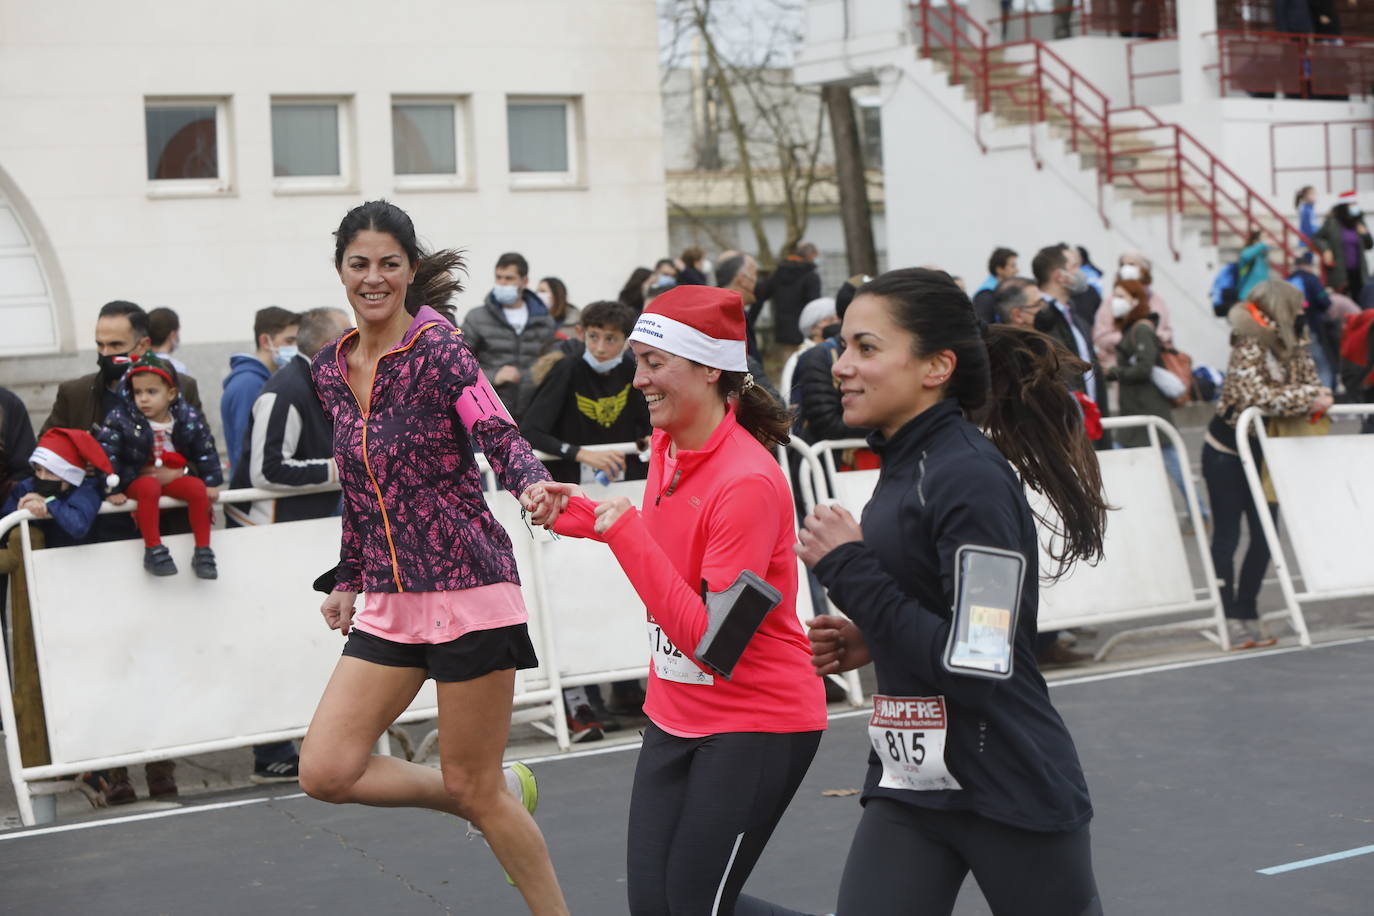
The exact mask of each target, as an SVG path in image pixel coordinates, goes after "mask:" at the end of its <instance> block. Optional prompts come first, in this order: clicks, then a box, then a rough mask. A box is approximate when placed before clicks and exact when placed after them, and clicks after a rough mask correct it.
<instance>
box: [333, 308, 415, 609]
mask: <svg viewBox="0 0 1374 916" xmlns="http://www.w3.org/2000/svg"><path fill="white" fill-rule="evenodd" d="M429 327H430V325H424V326H423V327H421V328H420V329H419V330H418V331H416V332H415V336H414V337H412V338H411V340H410V343H409V344H407V345H406V346H404V347H397V348H396V349H395V350H388V351H387V352H385V353H383V354H382V355H381V356H379V357H377V361H376V362H375V363H373V364H372V378H370V379H369V380H368V383H367V407H368V409H367V410H363V404H362V402H361V401H359V400H358V395H357V393H356V392H355V391H354V390H353V386H352V385H350V384H348V360H347V359H343V354H342V353H340V352H339V350H338V348H337V346H336V348H335V350H334V353H335V355H336V356H338V357H340V361H342V363H343V366H342V367H341V369H340V371H341V372H342V373H343V383H344V387H346V388H347V389H348V393H349V394H350V395H352V396H353V403H354V404H357V405H358V413H359V414H360V415H361V416H362V418H363V446H362V448H363V470H365V471H367V479H368V480H369V481H371V482H372V491H373V492H374V493H375V494H376V495H377V508H378V509H380V510H381V512H382V527H383V528H384V529H385V531H386V546H387V550H388V551H390V553H391V577H392V578H393V579H394V580H395V581H396V591H398V592H404V591H405V590H406V588H405V586H404V585H403V584H402V583H401V564H400V562H399V561H398V560H397V559H396V542H395V541H394V540H393V539H392V537H391V518H390V516H388V515H387V512H386V503H385V502H384V501H383V500H382V488H381V485H379V484H378V483H377V475H376V474H374V473H372V462H370V461H369V460H368V458H367V421H368V417H369V415H370V414H371V412H372V398H373V396H374V395H375V394H376V392H375V391H374V390H373V389H374V388H375V387H376V385H377V367H378V366H380V365H381V364H382V360H383V359H385V358H386V357H388V356H390V355H392V354H393V353H400V352H402V351H404V350H408V349H410V347H412V346H414V344H415V341H417V340H419V339H420V335H421V334H423V333H424V332H425V331H426V330H427V329H428V328H429ZM355 333H356V332H355ZM339 343H340V344H342V343H343V341H339Z"/></svg>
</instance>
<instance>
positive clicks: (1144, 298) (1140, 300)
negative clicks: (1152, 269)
mask: <svg viewBox="0 0 1374 916" xmlns="http://www.w3.org/2000/svg"><path fill="white" fill-rule="evenodd" d="M1117 286H1119V287H1121V288H1122V289H1124V290H1125V291H1126V293H1127V295H1129V296H1130V297H1131V298H1132V299H1134V300H1135V306H1134V307H1133V308H1132V309H1131V310H1130V311H1129V312H1127V313H1126V314H1125V315H1123V316H1121V317H1120V318H1115V319H1113V321H1114V322H1115V324H1116V329H1117V330H1118V331H1124V330H1126V329H1127V328H1129V327H1130V326H1131V325H1133V324H1135V323H1136V322H1137V321H1139V320H1140V319H1142V318H1145V317H1147V316H1148V315H1149V314H1150V292H1149V290H1147V289H1146V288H1145V284H1144V283H1141V282H1140V281H1139V280H1121V279H1118V280H1117V281H1116V286H1113V287H1112V293H1113V294H1115V293H1116V287H1117ZM1109 307H1110V306H1109Z"/></svg>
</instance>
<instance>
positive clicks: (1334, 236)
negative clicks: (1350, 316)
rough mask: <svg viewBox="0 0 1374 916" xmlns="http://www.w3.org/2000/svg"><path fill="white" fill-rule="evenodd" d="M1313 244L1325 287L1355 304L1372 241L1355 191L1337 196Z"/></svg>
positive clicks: (1373, 245)
mask: <svg viewBox="0 0 1374 916" xmlns="http://www.w3.org/2000/svg"><path fill="white" fill-rule="evenodd" d="M1312 241H1313V243H1315V244H1316V246H1317V248H1318V250H1320V251H1321V254H1322V261H1323V262H1324V263H1325V264H1326V285H1327V286H1329V287H1330V288H1331V289H1334V290H1336V291H1338V292H1342V293H1345V294H1346V295H1347V296H1349V297H1350V298H1351V299H1354V300H1355V301H1357V302H1358V301H1359V300H1360V291H1361V290H1363V289H1364V286H1365V284H1366V283H1367V282H1369V267H1368V265H1367V264H1366V263H1365V257H1364V253H1365V252H1366V251H1368V250H1369V249H1370V248H1374V239H1371V238H1370V235H1369V227H1368V226H1366V225H1365V223H1364V215H1363V213H1362V211H1361V210H1360V204H1359V202H1358V201H1357V200H1356V199H1355V192H1354V191H1346V192H1345V193H1344V194H1342V195H1341V196H1340V198H1339V199H1338V202H1337V204H1336V206H1334V207H1332V208H1331V212H1330V213H1328V214H1327V216H1326V220H1325V221H1324V222H1323V223H1322V227H1321V229H1319V230H1317V236H1316V238H1314V239H1313V240H1312ZM1242 301H1244V297H1242Z"/></svg>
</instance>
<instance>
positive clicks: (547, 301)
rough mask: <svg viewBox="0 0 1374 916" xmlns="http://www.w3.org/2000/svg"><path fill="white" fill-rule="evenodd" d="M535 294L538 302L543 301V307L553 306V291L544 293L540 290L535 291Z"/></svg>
mask: <svg viewBox="0 0 1374 916" xmlns="http://www.w3.org/2000/svg"><path fill="white" fill-rule="evenodd" d="M535 295H536V296H538V297H539V301H540V302H542V303H544V308H549V309H551V308H553V293H546V292H544V291H542V290H540V291H539V292H536V293H535Z"/></svg>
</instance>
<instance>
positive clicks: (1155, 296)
mask: <svg viewBox="0 0 1374 916" xmlns="http://www.w3.org/2000/svg"><path fill="white" fill-rule="evenodd" d="M1116 278H1117V280H1118V281H1121V280H1127V281H1131V282H1139V283H1140V285H1141V286H1143V287H1145V295H1146V300H1147V303H1148V305H1149V308H1150V311H1149V313H1150V314H1151V315H1153V316H1155V317H1154V322H1155V331H1156V333H1157V334H1158V336H1159V341H1160V343H1161V344H1163V345H1164V346H1166V347H1171V346H1173V344H1174V326H1173V322H1172V321H1171V320H1170V318H1169V303H1167V302H1165V301H1164V297H1163V296H1161V295H1160V294H1159V290H1157V289H1155V286H1154V274H1152V273H1151V264H1150V259H1149V258H1147V257H1145V255H1143V254H1141V253H1140V252H1138V251H1128V252H1126V253H1124V254H1123V255H1121V257H1120V258H1119V259H1118V260H1117V268H1116ZM1119 343H1121V329H1120V328H1119V327H1117V323H1116V315H1115V314H1114V313H1113V312H1112V303H1111V298H1110V297H1108V299H1107V300H1106V301H1104V302H1103V303H1102V304H1101V305H1100V306H1098V307H1097V314H1096V315H1095V316H1094V317H1093V346H1094V347H1095V348H1096V351H1097V361H1098V362H1099V363H1101V364H1102V368H1103V369H1110V368H1112V367H1113V366H1115V365H1116V360H1117V350H1116V347H1117V344H1119Z"/></svg>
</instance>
